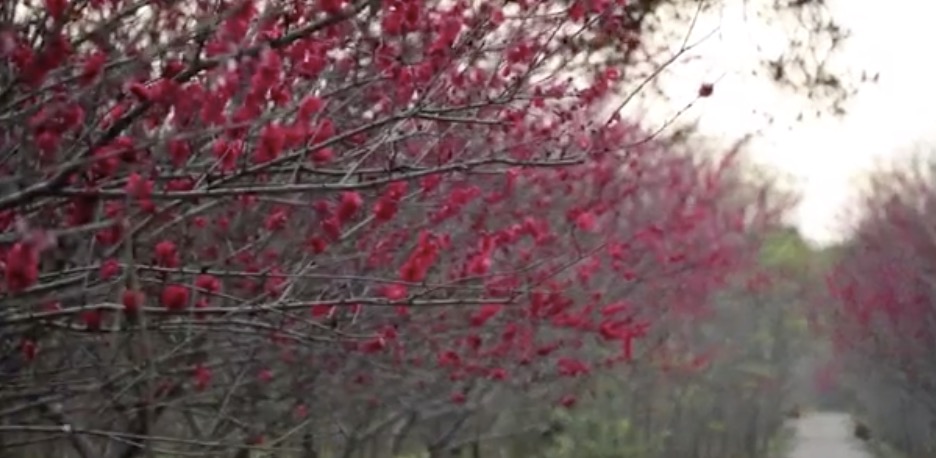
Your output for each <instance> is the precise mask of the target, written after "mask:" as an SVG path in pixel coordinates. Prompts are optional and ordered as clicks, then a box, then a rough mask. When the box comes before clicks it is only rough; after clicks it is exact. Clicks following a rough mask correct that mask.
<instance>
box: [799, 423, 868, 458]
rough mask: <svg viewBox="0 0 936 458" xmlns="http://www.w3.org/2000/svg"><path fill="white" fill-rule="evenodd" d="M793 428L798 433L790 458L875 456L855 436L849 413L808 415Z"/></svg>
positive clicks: (855, 457) (861, 457)
mask: <svg viewBox="0 0 936 458" xmlns="http://www.w3.org/2000/svg"><path fill="white" fill-rule="evenodd" d="M793 427H794V430H795V432H796V436H795V438H794V440H793V446H792V449H791V451H790V457H789V458H871V455H870V454H869V453H868V452H866V451H865V450H864V449H863V448H862V444H861V442H860V441H859V440H857V439H855V438H854V436H852V423H851V420H850V419H849V417H848V415H846V414H840V413H821V412H820V413H812V414H807V415H804V416H803V417H802V418H800V419H799V420H796V422H795V423H794V424H793Z"/></svg>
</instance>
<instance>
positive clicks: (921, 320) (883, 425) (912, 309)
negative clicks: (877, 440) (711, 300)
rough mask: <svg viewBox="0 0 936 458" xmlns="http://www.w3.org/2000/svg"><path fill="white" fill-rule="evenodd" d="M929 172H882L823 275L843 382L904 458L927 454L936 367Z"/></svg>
mask: <svg viewBox="0 0 936 458" xmlns="http://www.w3.org/2000/svg"><path fill="white" fill-rule="evenodd" d="M931 172H932V168H931V167H913V168H909V167H908V168H905V169H898V170H893V171H889V172H880V173H878V174H877V175H876V176H875V177H874V180H873V181H872V183H871V186H870V187H869V190H868V192H867V195H866V201H865V203H864V206H863V214H862V218H861V219H860V220H859V222H858V224H857V225H856V231H855V236H854V240H853V241H852V242H851V243H849V244H848V245H847V246H846V247H844V248H843V249H842V253H841V259H840V260H839V263H838V265H837V266H836V269H835V270H834V271H833V272H832V274H831V275H830V276H829V287H830V290H831V292H832V293H833V296H834V297H835V298H836V299H837V300H836V301H834V302H833V307H832V308H831V309H830V310H827V312H829V313H830V318H832V319H834V320H835V321H834V323H835V326H833V327H831V328H830V331H831V332H832V333H833V336H834V342H833V343H834V344H835V347H836V349H837V350H838V351H839V354H840V356H841V357H842V360H843V362H844V364H843V365H844V369H845V370H846V371H847V372H848V373H853V374H854V373H860V374H861V375H860V377H858V378H855V377H850V378H849V381H850V383H849V385H850V387H851V388H852V390H853V391H854V392H855V396H854V397H855V398H856V399H857V401H858V404H859V406H860V407H861V410H862V413H863V414H864V415H865V416H866V417H867V418H868V421H869V424H870V426H871V427H872V429H873V430H874V431H875V434H876V435H878V436H880V437H881V438H882V439H883V440H884V441H886V442H889V443H890V444H891V445H893V446H895V447H897V448H898V449H899V450H900V451H902V452H903V453H906V454H907V456H929V455H931V454H932V452H933V448H932V447H933V446H934V444H936V442H934V436H933V434H934V429H933V425H934V420H936V404H934V402H936V399H934V397H933V394H932V393H933V391H932V388H933V386H934V383H936V378H934V377H936V372H934V371H936V367H934V366H933V362H932V358H931V351H930V349H931V348H932V345H933V344H934V343H936V340H934V337H936V336H934V335H933V330H934V329H936V328H934V326H933V323H934V321H933V320H934V319H936V315H934V309H933V291H934V290H933V275H932V269H933V261H932V256H933V253H934V249H936V245H934V241H936V239H934V238H933V232H932V223H931V218H932V216H931V215H932V213H933V209H934V208H936V189H934V187H933V181H932V177H931V175H930V174H931Z"/></svg>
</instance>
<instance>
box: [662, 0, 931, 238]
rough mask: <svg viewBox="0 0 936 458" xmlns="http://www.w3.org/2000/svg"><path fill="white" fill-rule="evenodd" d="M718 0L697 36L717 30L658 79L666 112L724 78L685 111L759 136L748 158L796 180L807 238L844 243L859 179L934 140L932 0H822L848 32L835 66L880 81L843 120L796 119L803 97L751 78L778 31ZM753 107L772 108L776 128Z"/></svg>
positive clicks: (779, 43) (706, 128)
mask: <svg viewBox="0 0 936 458" xmlns="http://www.w3.org/2000/svg"><path fill="white" fill-rule="evenodd" d="M718 1H719V2H720V4H721V5H723V6H722V7H721V8H720V10H719V11H715V12H712V13H711V14H707V15H705V17H702V18H701V19H700V20H699V22H698V24H697V26H696V28H695V31H694V34H695V35H698V36H702V35H705V34H708V33H710V32H711V31H712V30H713V29H714V28H716V27H718V30H719V32H718V33H717V34H716V35H714V36H712V37H711V38H709V39H708V40H707V41H705V43H704V44H703V45H701V46H700V47H699V48H697V54H698V56H699V57H700V59H698V60H695V61H693V62H691V63H685V64H681V65H680V66H679V67H676V68H674V69H673V71H671V72H669V75H670V76H669V77H667V78H666V79H665V80H663V84H664V87H665V88H666V91H667V92H668V93H669V94H670V96H671V97H672V98H673V100H674V103H675V105H674V106H670V107H668V109H669V111H670V113H672V112H673V110H676V109H679V108H682V106H684V105H685V104H686V103H687V101H689V100H692V99H693V98H694V97H695V94H696V91H697V89H698V86H699V84H700V82H702V81H707V80H713V79H716V78H719V77H721V79H720V80H719V81H718V83H717V84H716V86H715V92H714V95H713V96H712V97H711V98H708V99H705V100H701V101H700V103H697V105H696V106H694V107H693V108H692V109H691V110H689V111H688V112H687V113H686V114H685V115H684V116H686V117H688V118H690V119H694V118H698V119H699V120H700V122H701V124H700V127H701V129H702V133H703V134H706V135H714V136H726V137H728V138H738V137H741V136H743V135H744V134H745V133H748V132H755V131H758V132H760V133H759V135H758V136H757V137H756V140H755V142H753V143H752V144H750V148H749V149H750V154H751V155H752V156H751V157H752V158H754V159H755V160H757V161H758V162H761V163H764V164H768V165H770V166H772V167H775V168H776V169H777V170H778V171H780V172H782V173H785V174H788V175H789V176H790V177H791V178H792V179H793V180H794V181H795V183H796V184H797V190H798V191H799V192H800V193H801V197H802V202H801V205H800V207H799V208H798V209H797V212H796V215H795V218H796V223H797V225H798V226H799V227H800V229H801V231H802V232H803V234H804V235H805V236H806V237H808V238H810V239H812V240H813V241H815V242H818V243H828V242H834V241H836V240H838V239H841V237H842V236H843V235H844V233H843V231H842V230H841V228H842V224H841V223H842V220H841V218H842V214H843V212H846V211H848V210H849V199H850V198H851V197H853V196H854V195H855V194H854V193H855V191H856V186H855V180H856V179H860V178H861V177H862V175H863V174H864V173H866V172H867V171H868V170H869V169H870V168H871V166H873V165H874V164H875V163H876V162H879V161H882V160H884V161H888V160H893V159H894V158H895V157H896V156H898V155H900V154H906V153H908V152H911V150H912V149H913V148H917V149H919V147H920V144H921V143H922V142H925V141H926V140H927V139H930V140H932V141H933V143H932V144H933V145H936V125H933V124H936V63H934V62H933V60H934V58H933V57H931V56H932V55H933V54H936V53H933V52H932V51H931V49H932V46H934V44H936V27H934V26H933V21H934V18H936V1H934V0H890V1H888V2H875V1H868V0H827V3H828V4H829V8H830V11H831V12H832V13H833V14H834V15H835V17H836V20H837V22H838V23H839V24H841V25H842V26H843V27H844V28H846V29H849V30H850V31H851V32H852V36H851V38H850V39H849V40H848V41H847V45H846V47H845V49H844V51H843V54H842V55H841V61H840V62H841V63H842V64H843V65H847V66H848V67H849V68H854V69H855V71H856V72H857V73H859V74H860V72H861V70H862V69H866V70H868V73H869V74H874V73H876V72H879V73H880V79H879V82H878V83H877V84H874V85H872V84H867V85H862V86H860V87H859V92H858V94H857V95H855V96H854V97H853V99H851V100H850V102H849V105H848V106H847V109H848V113H847V114H846V115H845V116H844V117H842V118H840V119H833V118H830V117H825V118H823V119H819V120H812V121H804V122H802V123H796V122H795V117H796V115H797V114H798V113H799V112H801V111H802V110H803V108H805V106H804V105H803V102H802V101H797V100H796V98H795V97H790V96H789V95H784V94H783V93H782V92H780V91H779V90H778V89H776V88H774V87H773V86H771V84H770V83H769V82H768V81H766V80H765V79H763V77H753V76H751V75H750V71H751V69H752V68H753V66H754V65H755V63H756V62H757V61H758V60H759V59H760V58H761V57H762V56H764V55H765V54H763V53H764V51H758V49H757V48H758V45H759V46H760V47H761V48H762V49H766V50H767V51H768V52H769V51H770V50H771V49H773V52H776V51H778V50H780V49H782V47H783V46H784V41H783V40H782V38H783V35H782V32H779V33H781V34H780V35H777V34H778V30H777V29H773V30H771V29H770V28H768V27H766V26H765V25H764V24H763V23H762V22H760V23H759V22H758V21H756V20H752V19H745V18H744V16H743V15H744V0H718ZM771 47H772V48H771ZM778 47H779V48H778ZM755 111H756V112H760V113H765V112H767V113H770V114H772V115H773V116H774V117H775V118H776V119H775V122H774V124H769V123H768V122H767V121H766V118H765V117H764V116H763V115H760V114H753V112H755ZM657 116H659V114H657ZM664 116H665V115H664ZM653 117H654V118H655V117H656V116H653ZM917 152H918V151H917Z"/></svg>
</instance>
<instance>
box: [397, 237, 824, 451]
mask: <svg viewBox="0 0 936 458" xmlns="http://www.w3.org/2000/svg"><path fill="white" fill-rule="evenodd" d="M822 256H823V253H821V252H819V251H817V250H813V249H812V248H811V247H810V246H809V245H808V244H806V243H805V242H804V241H803V240H802V238H801V237H800V236H799V235H798V233H797V232H796V231H795V230H783V231H779V232H777V233H775V234H772V235H771V236H770V237H769V240H768V243H766V244H765V247H764V250H763V252H762V254H761V258H760V264H761V266H762V267H763V269H764V272H763V273H762V274H763V275H766V276H768V277H770V278H771V279H772V282H771V283H769V284H767V285H766V286H765V285H761V286H759V287H758V288H755V289H754V290H751V289H749V288H742V287H736V288H732V289H730V290H726V291H725V292H724V294H723V295H722V298H721V300H720V301H719V302H718V304H716V310H714V311H713V312H714V318H713V319H709V320H705V321H704V322H700V324H698V325H697V326H696V327H695V328H694V329H691V330H689V332H687V333H686V335H685V336H684V337H681V338H680V339H675V340H676V342H677V344H682V345H676V346H674V347H672V348H669V350H672V351H671V352H666V353H665V354H666V355H667V356H666V357H658V358H653V359H651V360H648V361H646V362H643V363H641V364H635V365H634V366H633V367H631V369H630V370H629V371H627V373H605V374H603V375H602V376H599V377H596V378H595V379H594V380H593V381H589V382H588V387H587V391H588V392H589V393H590V396H588V397H587V398H586V399H581V400H580V402H579V403H578V404H576V405H575V407H574V408H573V409H569V410H565V409H555V410H551V411H543V412H540V417H541V418H547V417H548V419H549V423H550V424H552V425H554V426H553V427H552V428H551V429H550V430H549V431H547V432H546V433H542V432H540V433H536V434H532V435H519V436H515V437H513V438H512V439H510V440H506V441H498V442H497V443H496V444H495V443H486V444H485V445H484V447H483V450H482V452H481V453H480V454H478V455H473V454H470V453H466V452H465V451H462V452H461V454H455V455H452V456H455V457H465V458H468V457H471V458H476V457H488V456H491V457H504V458H508V457H509V458H521V457H522V458H526V457H543V458H679V457H693V458H757V457H773V456H782V454H783V452H784V450H785V446H786V444H787V443H788V441H789V434H790V432H789V431H788V430H787V429H785V428H784V427H783V425H784V419H785V414H786V413H787V412H788V411H789V410H790V409H792V408H793V406H794V405H795V404H797V403H798V402H799V399H798V398H799V397H800V396H799V395H798V394H797V391H798V390H799V388H800V387H799V386H798V384H799V383H801V382H800V381H799V380H797V378H796V373H795V366H796V365H797V363H798V362H799V355H801V354H803V353H804V352H805V353H808V346H809V345H811V344H812V341H811V339H810V338H809V333H810V330H809V329H808V326H807V324H806V320H805V319H804V318H803V317H802V314H801V310H802V307H801V306H802V296H801V293H802V290H801V289H800V288H799V287H798V285H797V284H796V279H794V278H790V277H789V276H787V275H785V273H786V272H795V273H799V274H803V273H805V272H808V271H812V270H813V269H814V268H816V267H815V263H816V261H817V259H819V260H820V261H821V258H822ZM517 420H518V421H522V419H521V418H518V419H517ZM544 439H546V440H544ZM426 456H428V455H426ZM413 458H415V457H413Z"/></svg>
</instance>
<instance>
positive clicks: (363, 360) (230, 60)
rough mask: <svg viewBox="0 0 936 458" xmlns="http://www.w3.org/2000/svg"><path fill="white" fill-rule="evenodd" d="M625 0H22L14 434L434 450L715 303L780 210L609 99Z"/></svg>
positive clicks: (9, 356) (185, 445)
mask: <svg viewBox="0 0 936 458" xmlns="http://www.w3.org/2000/svg"><path fill="white" fill-rule="evenodd" d="M622 7H623V2H590V3H589V4H588V5H587V7H583V6H582V5H579V4H575V5H572V6H566V5H561V4H556V3H553V2H536V1H527V2H519V3H512V4H510V5H509V6H503V5H500V4H499V3H489V2H474V3H469V2H412V1H410V2H407V1H396V2H382V3H381V2H358V3H348V2H343V1H340V0H322V1H319V2H315V3H308V2H295V1H268V2H255V1H252V0H238V1H225V2H217V1H190V2H182V1H170V0H167V1H140V2H131V1H119V0H108V1H104V0H90V1H79V0H76V1H67V0H48V1H45V2H44V3H43V4H42V5H36V4H33V3H30V2H25V1H24V2H14V3H13V4H9V5H8V4H4V6H3V7H2V8H5V9H3V10H2V11H3V14H2V15H0V16H2V17H3V18H5V19H4V21H5V22H3V28H2V29H0V53H2V55H3V56H4V62H6V63H5V64H3V67H2V68H0V107H2V108H0V152H2V159H0V160H2V170H3V177H2V181H0V189H2V190H3V192H2V194H0V195H2V196H0V242H2V244H3V245H2V249H0V250H2V251H0V259H2V260H3V263H2V265H0V270H2V273H3V286H2V289H0V298H2V301H0V302H2V304H3V306H2V309H0V339H2V345H3V347H2V353H0V357H2V360H0V381H2V383H3V386H4V390H3V392H2V393H0V432H2V434H0V440H2V447H3V448H7V449H14V450H15V449H19V448H22V447H26V448H33V449H35V451H36V452H37V453H45V454H51V455H55V456H81V457H97V456H108V457H109V456H115V457H122V458H128V457H132V456H137V455H142V454H148V455H150V456H153V455H154V454H179V453H182V454H185V453H201V454H205V453H210V454H218V453H236V454H237V456H247V455H249V454H250V452H251V450H276V451H278V452H281V453H287V452H293V453H297V454H302V456H309V457H312V456H332V455H341V456H348V457H350V456H364V455H367V454H396V453H402V452H405V451H408V450H417V449H419V450H428V452H429V453H430V454H432V455H433V456H440V454H443V453H447V452H450V451H452V450H456V449H457V448H458V447H459V446H461V445H460V444H464V443H466V441H469V438H473V439H472V440H475V441H477V440H480V438H483V437H486V436H489V435H492V434H501V433H503V431H502V430H501V429H498V430H497V431H495V429H497V428H494V426H496V425H497V424H498V421H497V420H498V418H502V417H503V416H504V415H509V414H511V413H512V412H511V409H512V408H514V407H517V408H519V407H522V406H524V405H527V406H528V405H530V403H533V404H534V405H535V404H537V403H542V402H544V401H545V402H548V403H551V404H552V405H559V406H564V407H566V408H569V407H573V406H574V405H575V403H576V402H577V396H578V395H579V388H580V387H581V385H582V380H584V377H585V376H587V375H589V374H591V373H593V372H595V371H597V370H602V369H612V368H614V367H616V366H618V365H628V364H630V363H631V362H632V361H634V360H635V359H639V358H641V357H642V356H643V355H646V354H650V353H652V352H653V351H654V349H656V348H658V347H659V346H660V345H661V344H662V343H663V342H664V341H667V340H668V338H671V337H672V336H673V335H678V334H679V333H680V331H679V330H680V329H681V328H686V327H687V326H688V325H690V324H691V323H692V322H693V321H695V320H699V319H703V318H704V317H706V316H707V315H709V314H711V309H710V307H708V305H709V301H708V298H709V297H710V296H711V295H712V294H713V293H714V292H716V291H718V290H719V289H720V288H722V287H723V286H725V285H726V284H728V283H729V281H731V280H732V278H734V275H735V274H737V273H738V272H740V271H742V270H744V269H745V268H746V267H747V266H749V265H750V262H751V260H752V257H751V255H752V254H753V253H754V250H753V248H756V245H757V243H756V242H757V241H758V237H757V233H758V231H760V230H761V229H763V228H768V227H771V226H772V225H773V224H774V223H775V222H776V221H777V219H778V218H779V216H780V213H781V212H782V210H783V209H784V208H783V207H782V206H776V205H772V204H770V203H768V202H767V201H766V200H764V199H763V198H759V197H758V193H757V192H754V193H751V192H750V191H751V187H750V186H749V185H748V184H747V183H746V182H745V180H744V179H743V178H742V177H741V176H740V175H739V174H738V171H737V169H736V167H735V162H734V155H733V154H728V155H725V156H724V157H721V158H699V157H694V156H692V155H687V154H677V153H675V152H673V151H671V150H669V149H668V148H667V147H666V145H664V144H662V143H659V142H656V141H653V140H652V139H650V138H649V136H648V135H647V134H645V133H644V132H643V131H642V130H641V129H640V128H638V127H637V126H636V125H634V124H631V123H628V122H625V121H623V120H621V119H617V118H613V119H611V120H604V119H597V120H596V118H595V117H594V116H593V114H594V113H595V112H596V111H597V110H599V109H601V108H602V105H603V103H604V98H605V96H606V95H607V94H608V91H609V90H610V88H612V87H613V86H614V84H615V81H616V80H618V79H619V78H620V72H619V71H617V70H616V69H615V68H605V67H599V68H592V70H594V71H592V72H590V73H588V74H589V75H591V77H590V78H589V79H587V80H583V81H570V80H569V79H567V75H568V74H569V73H568V72H567V71H565V69H566V68H567V66H566V65H565V64H564V62H566V61H567V60H568V59H569V58H570V53H573V54H574V53H575V50H571V49H570V48H569V47H567V46H564V43H565V42H564V41H563V40H565V39H566V38H567V37H574V36H576V34H581V33H594V32H595V31H604V33H606V34H612V36H613V37H614V38H615V39H621V40H625V41H626V40H627V37H626V36H624V35H621V36H618V35H613V34H615V33H617V32H616V29H615V28H614V27H612V25H613V21H609V20H608V19H609V18H611V17H613V16H614V15H615V14H618V13H619V12H620V9H621V8H622ZM219 11H220V12H219ZM579 83H580V84H579ZM703 95H704V94H703ZM755 191H756V190H755ZM764 192H766V190H764V191H762V192H761V193H760V196H761V197H762V196H763V193H764ZM689 327H691V326H689ZM492 425H493V426H492ZM485 426H487V428H485Z"/></svg>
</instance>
